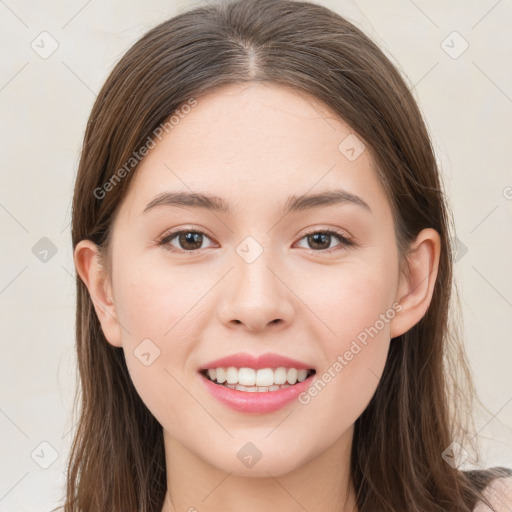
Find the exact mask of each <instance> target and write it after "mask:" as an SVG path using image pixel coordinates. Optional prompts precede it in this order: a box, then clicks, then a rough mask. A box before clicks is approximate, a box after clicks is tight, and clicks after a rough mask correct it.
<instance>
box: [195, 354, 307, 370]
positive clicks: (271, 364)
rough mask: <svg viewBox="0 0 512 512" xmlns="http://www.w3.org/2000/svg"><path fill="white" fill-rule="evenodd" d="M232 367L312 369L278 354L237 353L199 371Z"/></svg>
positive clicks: (207, 364) (205, 365) (206, 364)
mask: <svg viewBox="0 0 512 512" xmlns="http://www.w3.org/2000/svg"><path fill="white" fill-rule="evenodd" d="M230 366H234V367H235V368H255V369H259V368H278V367H280V366H284V367H285V368H297V370H301V369H304V370H310V369H311V370H312V369H314V368H313V367H312V366H311V365H308V364H306V363H303V362H301V361H297V360H296V359H292V358H290V357H286V356H281V355H279V354H271V353H267V354H260V355H259V356H253V355H251V354H247V353H242V352H239V353H238V354H232V355H230V356H226V357H222V358H220V359H215V361H210V362H208V363H205V364H203V365H202V366H201V367H200V368H199V371H201V370H209V369H213V368H227V367H230Z"/></svg>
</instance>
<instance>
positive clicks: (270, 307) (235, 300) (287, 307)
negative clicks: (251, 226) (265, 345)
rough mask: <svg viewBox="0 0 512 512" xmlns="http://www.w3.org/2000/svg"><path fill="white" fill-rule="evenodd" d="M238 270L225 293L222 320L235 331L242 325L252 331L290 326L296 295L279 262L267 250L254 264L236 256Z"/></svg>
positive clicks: (225, 287)
mask: <svg viewBox="0 0 512 512" xmlns="http://www.w3.org/2000/svg"><path fill="white" fill-rule="evenodd" d="M234 267H235V268H234V269H233V270H232V271H231V272H229V275H228V276H226V280H225V283H224V288H223V290H222V297H223V298H222V300H221V304H220V307H219V310H218V311H219V319H220V321H221V322H222V323H223V324H225V325H227V326H228V327H231V328H232V327H235V326H237V325H242V326H244V327H245V328H246V329H247V330H248V331H252V332H256V331H261V330H264V329H266V328H275V329H281V328H283V327H285V326H286V325H289V324H290V322H291V320H292V316H293V312H294V310H293V304H292V297H293V293H292V292H291V290H290V288H289V287H288V286H287V285H286V284H285V283H286V280H285V279H284V276H281V275H280V274H281V272H280V271H279V270H278V268H280V267H279V266H278V265H277V264H276V260H275V259H274V258H271V257H270V256H269V255H267V252H266V251H263V253H262V254H261V255H260V256H259V257H258V259H257V260H256V261H253V262H252V263H247V262H246V261H244V260H243V259H242V258H240V257H238V255H236V256H235V260H234ZM267 326H268V327H267ZM239 328H241V327H239Z"/></svg>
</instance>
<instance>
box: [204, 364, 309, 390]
mask: <svg viewBox="0 0 512 512" xmlns="http://www.w3.org/2000/svg"><path fill="white" fill-rule="evenodd" d="M199 373H200V374H201V375H203V377H205V378H206V379H208V380H209V381H210V382H213V383H214V384H216V385H218V386H221V387H227V388H230V389H233V390H236V391H242V392H246V393H266V392H269V391H270V392H274V391H279V390H281V389H285V388H289V387H293V386H296V385H297V384H300V383H301V382H303V381H305V380H307V379H310V378H311V377H312V376H313V375H315V374H316V370H314V369H303V368H301V369H297V368H293V367H290V368H287V367H283V366H280V367H277V368H258V369H256V368H248V367H242V368H236V367H233V366H230V367H219V368H209V369H203V370H200V371H199Z"/></svg>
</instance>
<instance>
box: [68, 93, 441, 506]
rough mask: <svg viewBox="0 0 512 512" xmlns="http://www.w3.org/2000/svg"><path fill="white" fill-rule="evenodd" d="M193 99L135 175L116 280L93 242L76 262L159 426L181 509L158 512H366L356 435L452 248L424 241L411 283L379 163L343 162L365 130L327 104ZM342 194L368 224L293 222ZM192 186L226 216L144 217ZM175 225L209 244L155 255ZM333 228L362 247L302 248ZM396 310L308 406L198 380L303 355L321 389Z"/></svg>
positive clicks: (295, 99) (268, 96)
mask: <svg viewBox="0 0 512 512" xmlns="http://www.w3.org/2000/svg"><path fill="white" fill-rule="evenodd" d="M197 99H198V105H197V106H196V107H195V108H193V109H192V111H191V112H190V113H189V114H188V115H187V116H186V117H184V119H182V120H181V121H180V123H179V124H178V125H177V126H176V127H175V128H174V129H173V130H172V131H171V132H169V133H168V134H167V135H165V136H164V138H163V139H162V141H161V142H158V144H157V145H156V147H154V148H153V149H152V150H151V151H150V153H149V154H148V156H147V157H146V158H145V159H144V160H143V161H142V162H141V164H140V166H139V167H138V169H137V171H136V175H135V176H134V179H133V181H132V183H131V184H130V187H129V190H128V192H127V195H126V197H125V198H124V201H123V203H122V205H121V208H120V210H119V214H118V216H117V217H116V219H115V223H114V229H113V239H112V246H111V251H112V252H111V257H112V274H111V275H107V274H106V273H105V272H102V268H101V265H100V262H99V260H98V252H97V247H96V246H95V245H94V243H92V242H91V241H88V240H83V241H82V242H80V243H79V244H78V245H77V247H76V250H75V255H74V257H75V265H76V268H77V271H78V273H79V275H80V276H81V278H82V279H83V281H84V282H85V283H86V285H87V287H88V289H89V291H90V293H91V296H92V297H93V301H94V306H95V309H96V312H97V315H98V318H99V320H100V322H101V326H102V329H103V332H104V333H105V337H106V338H107V340H108V342H109V343H111V344H112V345H114V346H116V347H123V350H124V353H125V357H126V361H127V365H128V367H129V369H130V374H131V378H132V380H133V383H134V385H135V387H136V389H137V391H138V393H139V394H140V396H141V397H142V399H143V401H144V402H145V404H146V405H147V407H148V408H149V410H150V411H151V412H152V414H153V415H154V416H155V417H156V418H157V420H158V421H159V422H160V424H161V425H162V426H163V429H164V440H165V452H166V463H167V474H168V478H169V481H168V491H170V492H171V493H172V496H173V499H174V503H175V508H174V507H173V506H172V505H171V502H170V500H169V499H168V498H169V495H168V496H167V497H166V501H165V505H164V507H163V509H162V512H171V511H174V510H176V511H177V510H179V511H187V510H194V508H193V507H195V509H197V510H201V512H210V511H218V510H224V511H235V510H245V511H247V512H255V511H258V512H261V511H264V510H268V509H269V508H272V509H275V510H280V511H283V512H291V511H293V512H295V511H299V510H300V511H303V510H304V509H306V510H322V511H325V512H328V511H342V510H346V511H348V510H357V509H356V507H355V496H354V489H353V486H352V482H351V480H350V472H349V457H350V449H351V445H352V438H353V427H354V422H355V421H356V419H357V418H358V417H359V416H360V415H361V413H362V412H363V411H364V409H365V408H366V406H367V405H368V403H369V401H370V399H371V397H372V396H373V394H374V392H375V390H376V388H377V385H378V383H379V379H380V377H381V375H382V371H383V368H384V365H385V362H386V357H387V354H388V349H389V344H390V342H391V341H390V340H391V339H392V338H393V337H396V336H398V335H400V334H402V333H404V332H406V331H408V330H409V329H410V328H411V327H412V326H413V325H414V324H416V323H417V322H418V321H419V320H420V319H421V318H422V316H423V315H424V314H425V312H426V310H427V308H428V306H429V304H430V301H431V298H432V291H433V287H434V283H435V279H436V275H437V272H436V269H437V265H438V261H439V251H440V239H439V236H438V234H437V232H436V231H434V230H433V229H425V230H423V231H421V232H420V233H419V235H418V237H417V239H416V241H415V242H414V243H413V245H412V246H411V251H410V253H409V255H408V260H407V261H408V266H409V275H408V276H407V277H406V276H405V275H404V274H401V273H400V272H399V255H398V252H397V248H396V240H395V232H394V224H393V217H392V213H391V207H390V204H389V202H388V200H387V197H386V195H385V193H384V189H383V187H382V185H381V183H380V181H379V179H378V176H377V174H376V172H375V170H374V168H373V163H372V160H371V156H370V152H369V151H368V150H365V151H363V153H362V154H361V155H360V156H359V157H358V158H357V159H356V160H354V161H350V160H348V159H347V158H346V157H345V155H344V154H343V153H342V152H340V150H339V149H338V146H339V144H340V142H342V141H343V140H344V139H345V137H347V135H349V134H352V133H354V131H353V130H352V129H351V128H350V126H348V125H347V124H346V123H345V122H344V121H342V120H341V119H339V118H337V117H336V116H335V115H334V114H333V113H331V112H330V111H329V110H328V108H327V107H326V106H325V105H323V104H321V103H319V102H318V101H316V100H315V99H314V98H312V97H310V96H306V95H304V94H299V93H297V92H296V91H294V90H292V89H289V88H287V87H284V86H280V85H274V84H261V83H260V84H256V83H253V84H249V85H247V84H245V85H240V84H236V85H230V86H226V87H223V88H221V89H219V90H217V91H214V92H213V93H209V94H207V95H204V96H201V97H199V98H197ZM335 188H336V189H338V188H343V189H344V190H347V191H349V192H350V193H352V194H355V195H357V196H359V197H360V198H361V199H363V200H364V201H365V202H366V203H367V204H368V205H369V207H370V208H371V212H369V211H367V210H366V209H365V208H362V207H361V206H359V205H356V204H352V203H344V204H334V205H330V206H323V207H319V208H315V209H311V210H305V211H299V212H295V213H289V214H287V215H284V216H283V208H284V206H285V203H286V200H287V198H288V196H289V195H291V194H295V195H297V196H300V195H303V194H307V193H317V192H320V191H324V190H332V189H335ZM191 190H193V191H196V192H207V193H211V194H215V195H216V196H219V197H222V198H223V199H225V200H226V201H227V202H228V203H229V204H230V206H231V209H232V211H231V213H222V212H212V211H209V210H204V209H195V208H190V207H176V206H159V207H155V208H153V209H151V210H149V211H147V212H146V213H143V210H144V208H145V207H146V205H147V204H148V203H149V202H150V201H151V200H152V199H153V198H154V197H155V196H156V195H158V194H159V193H161V192H163V191H183V192H189V191H191ZM175 228H176V229H177V228H182V229H184V230H187V229H188V230H190V231H201V232H204V233H205V234H206V236H205V237H203V239H202V240H203V243H202V245H199V244H200V243H201V241H199V243H198V244H197V245H198V246H199V248H198V249H193V247H194V244H192V243H190V242H189V243H188V245H187V244H186V241H185V245H183V242H182V245H180V242H179V239H178V238H175V239H174V240H173V241H172V242H169V243H168V245H167V249H166V248H165V247H164V246H158V245H157V243H156V241H157V240H158V239H159V237H161V236H162V235H165V234H168V233H170V232H171V230H174V229H175ZM322 229H324V230H325V229H329V230H332V229H334V230H336V229H337V230H340V231H341V232H342V233H343V234H344V235H345V236H349V237H350V238H352V239H353V240H354V242H355V245H353V246H345V245H344V244H343V243H342V242H341V241H340V240H339V239H337V238H336V237H335V236H334V235H333V237H332V238H331V239H330V242H329V240H327V241H326V242H322V241H321V240H320V242H318V241H317V243H316V245H315V243H314V240H313V241H311V238H308V237H307V236H306V234H310V233H317V232H318V231H319V230H322ZM247 236H252V237H253V238H254V239H255V240H257V242H258V243H259V245H260V246H261V247H262V248H263V252H262V254H261V255H260V256H259V257H258V258H257V259H256V260H255V261H254V262H252V263H248V262H246V261H245V260H244V259H242V258H241V257H240V256H239V255H238V254H237V252H236V249H237V247H238V246H239V244H240V243H241V242H242V241H243V240H244V239H245V237H247ZM322 243H323V245H322ZM191 247H192V249H190V248H191ZM187 248H188V249H189V251H188V253H187V252H186V249H187ZM327 248H330V249H327ZM172 249H174V251H176V252H173V251H172ZM193 251H195V252H193ZM395 302H399V304H400V305H401V310H400V312H397V313H396V314H395V315H394V318H393V319H392V320H389V321H388V322H387V323H385V325H384V327H383V328H382V329H381V330H380V331H379V332H378V334H377V335H376V336H374V337H373V338H370V339H369V342H368V343H367V345H366V346H364V348H363V349H362V350H361V351H360V352H359V353H358V354H357V355H356V356H354V357H353V359H352V360H351V361H350V362H349V364H347V365H346V366H345V367H344V368H343V369H342V371H340V372H339V373H337V374H336V377H335V378H333V379H332V380H331V381H330V382H329V383H328V384H327V385H326V386H325V387H324V388H323V389H322V390H321V392H319V393H318V395H317V396H315V397H314V399H311V401H310V402H309V403H307V404H305V405H302V404H300V403H299V402H297V401H293V402H292V403H290V404H288V405H287V406H285V407H284V408H282V409H280V410H278V411H275V412H272V413H266V414H262V415H255V414H247V413H241V412H236V411H233V410H231V409H229V408H228V407H226V406H225V405H223V404H222V403H220V402H217V401H216V400H215V399H214V398H212V397H211V396H210V394H209V393H207V391H206V390H205V389H204V387H203V386H202V383H201V382H200V378H199V376H198V373H197V369H198V367H199V366H200V365H201V364H204V363H206V362H208V361H210V360H213V359H217V358H219V357H223V356H226V355H229V354H233V353H236V352H249V353H251V354H255V355H257V354H261V353H264V352H276V353H279V354H282V355H285V356H289V357H293V358H295V359H299V360H301V361H304V362H307V363H308V364H309V365H310V367H311V368H315V369H316V372H317V374H316V377H318V376H319V375H321V374H323V373H324V372H326V371H327V369H328V368H329V367H332V365H333V363H334V362H335V361H336V359H337V357H338V356H339V355H340V354H341V355H343V354H344V353H345V352H346V351H347V350H348V349H349V348H350V346H351V343H352V342H353V340H354V339H356V337H357V335H358V334H359V333H361V332H362V331H364V329H365V328H366V327H369V326H373V325H374V324H375V322H376V320H378V319H379V315H381V314H383V313H385V312H386V311H388V310H389V309H390V308H392V305H393V303H395ZM166 333H167V334H166ZM146 338H149V339H150V340H151V342H152V343H154V345H156V346H157V347H158V349H159V350H160V355H159V357H157V358H156V359H155V360H154V362H152V364H150V365H149V366H146V365H144V364H142V363H141V361H140V360H139V359H138V358H137V357H136V356H135V355H134V349H135V348H136V347H137V346H138V345H139V344H140V343H141V341H142V340H144V339H146ZM247 442H251V443H253V444H254V445H255V446H256V447H257V448H258V450H259V451H260V452H261V453H262V457H261V459H260V460H259V461H258V462H257V463H256V464H255V465H253V466H252V467H246V466H245V465H244V464H242V463H241V461H240V460H239V459H238V458H237V452H238V451H239V450H240V449H241V448H242V447H243V446H244V445H245V444H246V443H247ZM256 477H258V478H256Z"/></svg>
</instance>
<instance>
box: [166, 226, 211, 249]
mask: <svg viewBox="0 0 512 512" xmlns="http://www.w3.org/2000/svg"><path fill="white" fill-rule="evenodd" d="M205 239H208V237H207V236H206V235H205V234H204V233H202V232H201V231H186V230H184V231H175V232H174V233H171V234H169V235H167V236H165V237H164V238H163V239H162V240H161V241H160V242H159V245H165V246H168V247H170V250H175V249H176V250H177V251H186V252H192V251H195V250H197V249H201V248H202V247H201V246H202V244H203V242H204V240H205ZM173 241H176V242H177V244H178V247H176V244H174V243H172V242H173Z"/></svg>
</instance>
